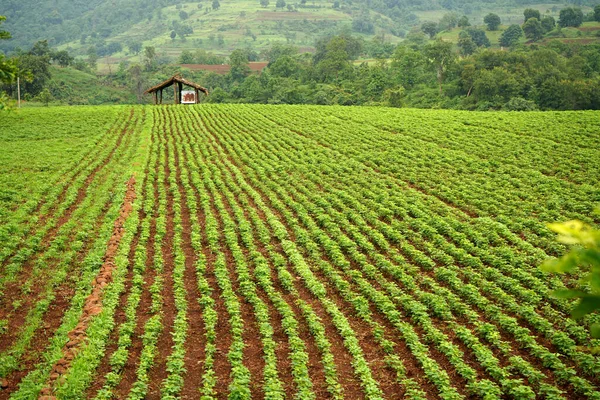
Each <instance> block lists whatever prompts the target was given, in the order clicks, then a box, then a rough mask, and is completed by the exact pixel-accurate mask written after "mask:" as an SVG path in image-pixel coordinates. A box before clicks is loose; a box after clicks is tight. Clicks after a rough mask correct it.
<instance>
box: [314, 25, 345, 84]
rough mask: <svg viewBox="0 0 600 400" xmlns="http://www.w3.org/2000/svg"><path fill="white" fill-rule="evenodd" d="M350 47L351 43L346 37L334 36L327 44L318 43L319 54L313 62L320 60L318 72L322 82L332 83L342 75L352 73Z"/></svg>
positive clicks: (317, 53) (316, 54)
mask: <svg viewBox="0 0 600 400" xmlns="http://www.w3.org/2000/svg"><path fill="white" fill-rule="evenodd" d="M348 47H349V42H348V41H347V38H345V37H344V36H334V37H333V38H331V39H329V40H328V41H327V42H325V43H323V42H321V43H317V52H316V53H315V57H313V60H318V61H317V71H318V73H319V78H320V80H322V81H325V82H327V81H332V80H334V79H337V78H338V77H339V76H340V74H346V73H350V71H351V69H352V65H351V64H350V59H351V55H350V53H349V51H348Z"/></svg>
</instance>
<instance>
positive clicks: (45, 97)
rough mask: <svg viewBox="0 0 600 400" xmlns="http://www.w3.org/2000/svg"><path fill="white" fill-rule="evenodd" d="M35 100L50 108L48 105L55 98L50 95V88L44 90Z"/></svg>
mask: <svg viewBox="0 0 600 400" xmlns="http://www.w3.org/2000/svg"><path fill="white" fill-rule="evenodd" d="M35 99H36V100H37V101H39V102H40V103H44V105H45V106H46V107H48V104H49V103H50V102H51V101H52V100H54V96H52V93H50V90H48V88H44V89H43V90H42V91H41V92H40V93H39V94H38V95H37V96H36V97H35Z"/></svg>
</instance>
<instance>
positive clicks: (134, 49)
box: [127, 41, 142, 55]
mask: <svg viewBox="0 0 600 400" xmlns="http://www.w3.org/2000/svg"><path fill="white" fill-rule="evenodd" d="M127 48H129V51H130V52H131V53H133V54H135V55H138V54H140V51H142V42H138V41H132V42H129V43H128V44H127Z"/></svg>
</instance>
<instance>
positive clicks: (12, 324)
mask: <svg viewBox="0 0 600 400" xmlns="http://www.w3.org/2000/svg"><path fill="white" fill-rule="evenodd" d="M132 115H133V109H132V111H131V114H130V116H129V120H128V122H127V124H126V126H125V127H124V128H123V130H122V131H121V133H120V135H119V138H118V139H117V142H116V145H115V147H114V148H113V149H111V152H110V153H109V154H108V156H107V157H106V158H105V159H104V160H103V161H102V163H100V164H99V165H98V166H97V167H96V168H95V169H94V170H93V171H92V172H91V173H90V175H89V176H88V177H87V178H86V180H85V182H84V184H83V186H82V187H81V188H79V190H78V191H77V197H76V200H75V201H74V202H73V204H71V205H70V206H69V207H68V208H67V210H66V211H65V212H64V213H63V215H62V216H61V217H60V218H59V220H58V221H57V223H56V225H55V226H54V227H53V228H51V229H50V230H48V232H47V233H46V235H44V238H43V239H42V245H41V246H42V248H44V249H47V248H48V246H49V244H50V243H51V242H52V240H53V239H54V238H55V237H56V235H57V233H58V231H59V229H60V228H61V227H62V226H63V225H64V224H65V223H67V221H68V220H69V219H70V218H71V216H72V214H73V212H75V210H76V209H77V208H78V207H79V206H80V204H81V203H82V202H83V200H84V199H85V197H86V195H87V189H88V187H89V186H90V184H91V183H92V181H93V180H94V178H95V177H96V175H97V174H98V172H99V171H100V170H101V169H103V168H104V167H105V166H106V165H107V164H108V163H109V162H110V160H111V159H112V157H113V155H114V153H115V152H116V150H117V148H119V147H120V145H121V142H122V140H123V137H124V136H125V133H126V132H127V127H128V125H129V122H130V120H131V118H132ZM70 235H71V237H73V235H75V232H72V233H71V234H70ZM43 253H44V252H43V251H42V252H39V253H36V255H35V256H34V257H32V258H30V259H29V260H28V261H27V262H26V263H25V264H24V265H23V268H22V272H21V274H20V275H19V278H18V280H17V281H15V282H12V283H11V284H8V285H6V287H5V288H4V290H3V296H2V299H5V301H6V303H5V302H3V301H2V299H0V319H8V326H9V329H7V335H4V337H2V340H1V341H0V351H3V350H5V349H7V348H8V347H9V346H10V345H11V344H12V343H13V341H14V340H15V339H16V337H17V334H18V332H19V330H20V329H19V328H20V327H21V326H22V325H23V324H24V323H25V318H26V316H27V315H28V311H29V309H30V308H31V307H33V305H34V304H35V303H36V302H37V300H38V298H39V295H40V293H41V292H42V291H43V289H44V288H45V285H44V284H43V283H44V276H40V277H37V278H36V281H35V283H36V284H33V285H31V287H32V289H33V290H34V292H33V293H29V294H28V295H27V296H22V294H21V288H22V287H23V286H24V285H25V284H26V283H27V282H28V281H29V279H30V277H31V274H32V272H33V270H34V261H35V259H36V258H37V257H40V256H41V255H42V254H43ZM58 261H59V260H53V262H54V263H58ZM46 270H48V271H51V266H50V265H49V266H48V268H46ZM42 275H43V274H42ZM36 290H37V292H36ZM15 298H22V299H23V300H24V301H23V304H22V305H21V306H20V307H19V310H18V312H15V311H13V309H12V307H11V304H10V303H8V300H9V299H15Z"/></svg>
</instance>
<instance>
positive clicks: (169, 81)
mask: <svg viewBox="0 0 600 400" xmlns="http://www.w3.org/2000/svg"><path fill="white" fill-rule="evenodd" d="M175 82H180V83H183V84H184V85H187V86H191V87H193V88H195V89H198V90H200V91H201V92H204V94H206V95H208V89H206V88H204V87H202V86H200V85H198V84H196V83H194V82H192V81H188V80H187V79H184V78H182V77H181V75H174V76H172V77H171V78H169V79H167V80H166V81H164V82H163V83H159V84H158V85H156V86H153V87H151V88H150V89H148V90H146V91H145V92H144V93H153V92H156V91H157V90H160V89H164V88H166V87H168V86H171V85H172V84H174V83H175Z"/></svg>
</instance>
